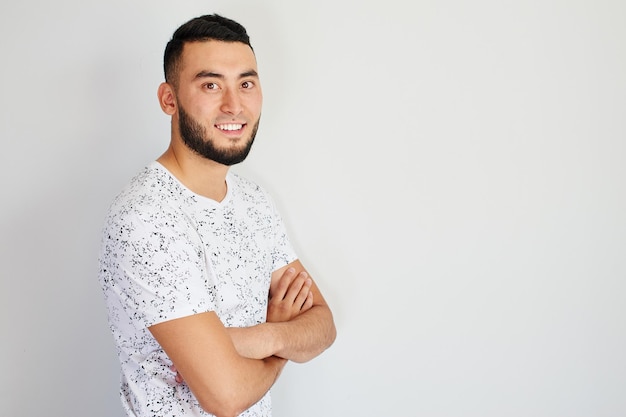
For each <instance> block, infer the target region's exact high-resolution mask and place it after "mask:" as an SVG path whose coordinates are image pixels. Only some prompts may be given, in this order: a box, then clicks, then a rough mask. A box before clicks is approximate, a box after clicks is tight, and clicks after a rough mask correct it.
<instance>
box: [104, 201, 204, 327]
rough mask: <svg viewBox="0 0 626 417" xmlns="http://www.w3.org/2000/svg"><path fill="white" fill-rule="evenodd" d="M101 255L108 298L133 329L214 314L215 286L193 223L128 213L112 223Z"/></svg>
mask: <svg viewBox="0 0 626 417" xmlns="http://www.w3.org/2000/svg"><path fill="white" fill-rule="evenodd" d="M102 248H103V249H102V253H101V256H100V269H101V271H100V274H101V276H102V281H103V282H102V284H103V286H104V287H105V288H106V289H107V290H108V291H107V297H116V298H117V300H115V301H116V302H115V304H117V305H119V306H121V309H123V310H124V312H125V315H127V316H128V317H129V319H130V320H131V321H132V323H133V325H135V326H138V327H144V328H145V327H150V326H152V325H153V324H156V323H160V322H164V321H168V320H172V319H176V318H180V317H185V316H189V315H193V314H198V313H202V312H205V311H213V310H215V285H214V282H215V281H214V279H213V277H212V276H211V275H212V274H211V272H210V271H208V270H207V267H206V261H205V259H204V257H205V255H204V250H203V246H202V243H201V241H200V239H199V238H198V237H197V233H195V231H193V230H192V227H191V225H190V224H188V223H187V222H185V221H180V219H173V218H171V216H170V217H169V218H168V216H167V215H166V214H163V215H153V216H145V215H142V216H139V215H137V214H136V213H126V214H125V215H123V216H121V215H118V216H114V217H112V218H110V219H109V221H108V224H107V225H106V228H105V233H104V236H103V245H102Z"/></svg>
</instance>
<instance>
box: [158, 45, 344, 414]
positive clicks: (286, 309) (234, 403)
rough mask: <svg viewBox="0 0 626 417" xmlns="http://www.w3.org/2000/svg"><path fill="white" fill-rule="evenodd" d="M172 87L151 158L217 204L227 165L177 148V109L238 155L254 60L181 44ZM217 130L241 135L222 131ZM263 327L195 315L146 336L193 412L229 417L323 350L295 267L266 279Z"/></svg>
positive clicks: (313, 308)
mask: <svg viewBox="0 0 626 417" xmlns="http://www.w3.org/2000/svg"><path fill="white" fill-rule="evenodd" d="M182 64H183V65H182V69H181V71H180V74H179V77H178V80H177V82H176V86H173V85H171V84H168V83H163V84H161V85H160V86H159V89H158V98H159V103H160V105H161V108H162V110H163V111H164V112H165V113H166V114H168V115H170V116H171V117H172V131H171V142H170V146H169V148H168V149H167V151H166V152H165V153H164V154H163V155H162V156H161V157H160V158H159V159H158V161H159V162H160V163H161V164H162V165H163V166H165V168H167V169H168V170H169V171H170V172H171V173H172V174H173V175H174V176H176V177H177V178H178V179H179V180H180V181H181V182H182V183H183V184H185V185H186V186H187V187H188V188H189V189H191V190H192V191H193V192H195V193H197V194H200V195H203V196H205V197H208V198H211V199H213V200H216V201H222V200H223V199H224V197H225V196H226V191H227V190H226V174H227V173H228V166H226V165H222V164H220V163H217V162H215V161H212V160H210V159H207V158H204V157H202V156H200V155H198V154H197V153H195V152H193V151H192V150H191V149H189V148H188V147H187V146H186V145H185V144H184V142H183V140H182V138H181V136H180V131H179V129H178V126H179V112H180V108H181V107H182V108H184V110H185V112H186V113H187V115H188V116H190V117H191V118H193V119H194V120H195V121H196V122H197V123H200V124H201V125H202V126H203V127H204V129H205V131H206V138H205V139H206V140H211V141H213V145H214V146H215V147H217V148H220V149H222V150H225V151H229V152H230V151H238V150H241V149H243V148H245V147H246V145H247V143H248V142H249V141H250V140H251V134H252V131H253V130H254V126H255V125H256V124H257V122H258V120H259V118H260V115H261V104H262V91H261V84H260V82H259V78H258V75H257V72H258V71H257V65H256V58H255V56H254V53H253V52H252V50H251V49H250V47H249V46H247V45H245V44H243V43H238V42H220V41H206V42H193V43H188V44H186V45H185V47H184V49H183V56H182ZM226 124H235V125H239V124H240V125H241V129H237V130H235V131H225V130H224V129H220V127H223V126H224V125H226ZM269 296H270V299H269V303H268V311H267V322H266V323H262V324H259V325H257V326H253V327H248V328H225V327H224V326H223V324H222V322H221V321H220V319H219V318H218V317H217V315H216V314H215V313H214V312H206V313H202V314H196V315H193V316H189V317H183V318H180V319H176V320H171V321H167V322H164V323H159V324H156V325H154V326H151V327H150V328H149V329H150V331H151V332H152V334H153V336H154V337H155V339H156V340H157V341H158V342H159V344H160V345H161V346H162V347H163V349H164V350H165V352H166V353H167V355H168V356H169V358H170V359H171V360H172V362H173V364H174V365H173V366H174V368H173V369H174V371H177V372H178V373H179V376H178V380H179V381H182V380H183V379H184V381H185V383H187V384H188V386H189V387H190V389H191V391H192V392H193V393H194V395H195V396H196V398H197V399H198V401H199V402H200V404H201V405H202V407H203V408H204V409H205V410H206V411H208V412H210V413H212V414H215V415H217V416H234V415H237V414H239V413H241V412H242V411H244V410H245V409H247V408H249V407H250V406H251V405H252V404H254V403H255V402H257V401H258V400H259V399H260V398H261V397H262V396H263V395H264V394H265V393H266V392H267V391H268V390H269V388H270V387H271V386H272V385H273V383H274V382H275V381H276V379H277V378H278V376H279V375H280V372H281V371H282V369H283V367H284V366H285V363H286V362H287V360H292V361H296V362H305V361H308V360H310V359H312V358H314V357H315V356H317V355H319V354H320V353H321V352H323V351H324V350H325V349H326V348H328V347H329V346H330V345H331V344H332V343H333V341H334V339H335V336H336V330H335V325H334V322H333V318H332V313H331V311H330V309H329V308H328V305H327V303H326V301H325V300H324V297H323V296H322V294H321V292H320V291H319V288H318V287H317V285H316V284H315V282H314V281H313V279H312V278H311V277H310V275H309V274H308V272H307V271H306V269H305V268H304V266H303V265H302V264H301V262H300V261H299V260H296V261H294V262H292V263H291V264H289V265H286V266H284V267H283V268H280V269H278V270H276V271H274V273H273V274H272V277H271V284H270V292H269Z"/></svg>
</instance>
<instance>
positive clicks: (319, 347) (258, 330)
mask: <svg viewBox="0 0 626 417" xmlns="http://www.w3.org/2000/svg"><path fill="white" fill-rule="evenodd" d="M228 333H229V335H230V336H231V338H232V340H233V342H234V344H235V346H236V347H237V351H239V353H240V354H241V355H243V356H246V357H251V358H265V357H268V356H272V355H276V356H279V357H281V358H285V359H289V360H292V361H294V362H307V361H309V360H311V359H313V358H314V357H316V356H317V355H319V354H320V353H322V352H323V351H324V350H326V348H328V347H329V346H330V345H331V344H332V343H333V341H334V340H335V336H336V330H335V325H334V322H333V317H332V313H331V311H330V309H329V307H328V305H327V304H326V302H325V301H324V298H323V297H322V294H321V293H320V291H319V289H318V288H317V286H316V285H315V282H314V281H313V280H312V279H311V277H310V276H309V275H308V273H307V272H306V270H305V269H304V267H303V266H302V264H301V263H300V261H295V262H292V263H290V264H289V265H286V266H285V267H283V268H280V269H278V270H277V271H275V272H274V273H273V274H272V281H271V285H270V300H269V304H268V309H267V322H266V323H262V324H260V325H257V326H252V327H246V328H229V329H228Z"/></svg>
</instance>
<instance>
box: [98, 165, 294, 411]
mask: <svg viewBox="0 0 626 417" xmlns="http://www.w3.org/2000/svg"><path fill="white" fill-rule="evenodd" d="M226 181H227V186H228V191H227V194H226V197H225V198H224V200H223V201H221V202H216V201H214V200H211V199H208V198H205V197H202V196H200V195H197V194H195V193H193V192H192V191H190V190H189V189H188V188H186V187H185V186H184V185H182V183H180V182H179V181H178V180H177V179H176V178H175V177H173V176H172V175H171V174H170V173H169V171H167V170H166V169H165V168H164V167H163V166H162V165H161V164H159V163H158V162H153V163H152V164H150V165H149V166H148V167H146V168H145V169H144V170H143V171H142V172H140V173H139V174H138V175H137V176H136V177H135V178H133V179H132V180H131V182H130V183H129V185H128V186H127V187H126V188H125V189H124V190H123V191H122V193H120V195H118V197H117V198H116V199H115V201H114V202H113V204H112V206H111V209H110V211H109V215H108V216H107V218H106V221H105V226H104V230H103V236H102V249H101V254H100V271H99V280H100V284H101V285H102V289H103V291H104V296H105V300H106V305H107V309H108V317H109V325H110V327H111V331H112V333H113V337H114V339H115V343H116V345H117V352H118V355H119V359H120V362H121V390H120V395H121V399H122V404H123V407H124V409H125V410H126V412H127V414H128V415H129V416H141V417H160V416H168V417H169V416H177V417H178V416H207V415H209V414H208V413H206V412H205V411H203V410H202V408H201V407H200V405H199V403H198V401H197V400H196V399H195V397H194V396H193V394H192V393H191V391H190V390H189V388H188V387H187V385H186V384H178V383H177V382H176V381H175V380H174V377H175V373H174V372H172V371H171V369H170V366H171V361H170V360H169V358H168V357H167V356H166V355H165V352H163V350H162V349H161V346H160V345H159V344H158V343H157V341H156V340H155V339H154V338H153V337H152V334H151V333H150V331H149V330H148V327H149V326H152V325H153V324H156V323H160V322H164V321H168V320H172V319H175V318H180V317H185V316H189V315H192V314H197V313H202V312H206V311H215V312H216V314H217V315H218V316H219V318H220V319H221V320H222V322H223V323H224V325H225V326H226V327H247V326H253V325H256V324H259V323H262V322H264V321H265V320H266V312H267V298H268V291H269V284H270V278H271V274H272V272H273V271H275V270H276V269H278V268H281V267H283V266H285V265H287V264H288V263H290V262H292V261H294V260H296V258H297V257H296V254H295V252H294V250H293V248H292V247H291V245H290V243H289V240H288V238H287V235H286V233H285V228H284V225H283V222H282V220H281V218H280V215H279V214H278V212H277V211H276V209H275V207H274V204H273V202H272V201H271V199H270V197H269V196H268V195H267V194H266V193H265V192H264V191H263V190H262V189H261V188H260V187H259V186H257V185H255V184H253V183H252V182H250V181H247V180H245V179H243V178H242V177H240V176H238V175H236V174H233V173H229V174H228V175H227V178H226ZM270 415H271V403H270V396H269V393H268V394H266V395H265V396H264V397H263V399H261V400H260V401H259V402H258V403H256V404H255V405H254V406H252V407H251V408H250V409H249V410H247V411H246V412H244V413H243V414H242V416H255V417H259V416H270Z"/></svg>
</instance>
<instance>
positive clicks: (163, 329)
mask: <svg viewBox="0 0 626 417" xmlns="http://www.w3.org/2000/svg"><path fill="white" fill-rule="evenodd" d="M149 330H150V332H152V335H153V336H154V337H155V339H156V340H157V342H159V344H160V345H161V346H162V347H163V349H164V350H165V352H166V353H167V355H168V356H169V358H170V359H171V360H172V362H173V363H174V366H175V367H176V370H177V371H178V372H179V373H180V375H181V376H182V377H183V378H184V379H185V381H186V383H187V385H188V386H189V388H190V389H191V391H192V392H193V394H194V396H195V397H196V398H197V399H198V401H199V402H200V405H201V406H202V408H203V409H204V410H205V411H207V412H209V413H212V414H215V415H216V416H234V415H237V414H239V413H241V412H242V411H244V410H246V409H247V408H249V407H250V406H252V405H253V404H254V403H255V402H257V401H258V400H259V399H261V397H262V396H263V395H264V394H265V393H266V392H267V391H268V390H269V388H270V387H271V386H272V384H273V383H274V382H275V381H276V379H277V378H278V376H279V375H280V372H281V371H282V368H283V367H284V365H285V363H286V360H284V359H281V358H277V357H268V358H266V359H261V360H258V359H248V358H244V357H242V356H241V355H239V354H238V353H237V351H236V350H235V346H234V344H233V342H232V340H231V338H230V337H229V335H228V333H227V331H226V329H225V328H224V326H223V324H222V322H221V321H220V319H219V318H218V317H217V315H216V314H215V313H214V312H207V313H201V314H195V315H192V316H187V317H183V318H180V319H175V320H170V321H166V322H163V323H159V324H156V325H153V326H151V327H150V328H149Z"/></svg>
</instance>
